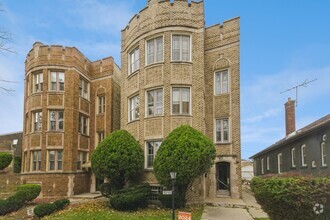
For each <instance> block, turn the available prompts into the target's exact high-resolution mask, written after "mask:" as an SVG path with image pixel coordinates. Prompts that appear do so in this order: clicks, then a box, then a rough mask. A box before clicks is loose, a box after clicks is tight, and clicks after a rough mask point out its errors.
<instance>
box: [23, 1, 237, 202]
mask: <svg viewBox="0 0 330 220" xmlns="http://www.w3.org/2000/svg"><path fill="white" fill-rule="evenodd" d="M147 3H148V5H147V6H146V7H145V8H144V9H142V10H141V11H140V12H139V14H137V15H135V16H134V17H133V18H132V19H131V20H130V22H129V23H128V25H127V26H126V27H125V28H124V29H123V30H122V52H121V64H122V67H121V70H120V69H119V68H118V66H117V65H116V64H115V63H114V60H113V58H112V57H109V58H105V59H102V60H98V61H95V62H91V61H89V60H88V59H87V58H86V57H85V56H84V55H83V54H81V53H80V52H79V51H78V50H77V49H76V48H74V47H62V46H47V45H43V44H42V43H38V42H37V43H35V44H34V45H33V48H32V49H31V51H30V52H29V53H28V55H27V58H26V72H25V99H24V115H25V118H24V131H23V147H22V159H23V165H22V181H24V182H35V183H40V184H42V186H43V187H42V196H47V197H53V196H71V195H74V194H79V193H83V192H93V191H95V190H96V187H97V182H98V180H97V179H96V178H95V176H94V175H93V173H92V171H91V170H90V169H88V168H87V169H86V168H85V169H84V166H87V167H88V161H89V157H90V154H91V152H92V151H93V150H94V149H95V147H96V146H97V144H98V143H99V141H100V140H102V139H103V138H104V136H106V135H107V134H109V133H111V132H112V131H113V130H116V129H119V128H122V129H126V130H128V131H129V132H130V133H131V134H132V135H133V136H134V137H135V138H136V139H137V140H138V141H139V143H140V145H141V147H142V148H143V150H144V152H145V172H144V174H143V180H144V181H145V182H149V183H150V184H151V185H152V186H153V189H152V190H153V192H154V193H155V194H157V192H159V191H160V190H161V187H160V186H159V185H158V184H157V180H156V179H155V176H154V174H153V159H154V157H155V155H156V152H157V150H158V147H159V146H160V144H161V142H162V140H163V139H164V138H166V136H167V135H168V134H169V133H170V132H171V131H172V130H173V129H174V128H176V127H178V126H180V125H182V124H188V125H191V126H192V127H194V128H195V129H197V130H199V131H201V132H202V133H204V134H205V135H206V136H208V137H209V138H210V139H211V140H213V142H214V146H215V148H216V152H217V157H216V159H215V161H214V165H213V167H212V168H211V169H210V171H209V173H207V174H205V175H203V176H201V177H200V178H198V179H197V180H196V181H195V183H194V185H193V187H191V189H189V193H188V197H189V198H188V199H189V201H191V202H204V201H205V200H206V199H207V198H215V197H218V196H231V197H233V198H238V197H240V195H241V165H240V160H241V148H240V73H239V64H240V63H239V62H240V60H239V50H240V49H239V44H240V27H239V18H233V19H230V20H227V21H225V22H224V23H223V24H222V25H220V24H217V25H214V26H211V27H205V22H204V2H203V1H200V2H193V1H192V2H188V1H187V0H174V2H170V1H169V0H163V1H157V0H148V2H147Z"/></svg>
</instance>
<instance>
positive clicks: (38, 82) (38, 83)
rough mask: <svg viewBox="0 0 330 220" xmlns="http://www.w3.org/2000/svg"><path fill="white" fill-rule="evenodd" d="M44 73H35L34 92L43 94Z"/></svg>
mask: <svg viewBox="0 0 330 220" xmlns="http://www.w3.org/2000/svg"><path fill="white" fill-rule="evenodd" d="M43 78H44V77H43V73H42V72H41V73H34V74H33V92H34V93H37V92H42V89H43V88H42V87H43V82H44V80H43Z"/></svg>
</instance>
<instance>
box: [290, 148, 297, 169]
mask: <svg viewBox="0 0 330 220" xmlns="http://www.w3.org/2000/svg"><path fill="white" fill-rule="evenodd" d="M296 158H297V157H296V148H295V147H293V148H291V167H297V165H296Z"/></svg>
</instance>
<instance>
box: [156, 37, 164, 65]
mask: <svg viewBox="0 0 330 220" xmlns="http://www.w3.org/2000/svg"><path fill="white" fill-rule="evenodd" d="M156 47H157V49H156V51H157V55H156V62H160V61H163V37H159V38H157V39H156Z"/></svg>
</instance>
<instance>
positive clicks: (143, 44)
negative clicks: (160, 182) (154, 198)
mask: <svg viewBox="0 0 330 220" xmlns="http://www.w3.org/2000/svg"><path fill="white" fill-rule="evenodd" d="M203 4H204V3H203V2H191V3H188V1H186V0H185V1H182V0H180V1H179V0H176V1H174V2H172V3H171V2H170V1H156V0H149V1H148V6H147V7H146V8H144V9H143V10H142V11H140V12H139V14H137V15H135V16H134V17H133V18H132V19H131V21H130V22H129V24H128V25H127V26H126V28H125V29H124V30H123V31H122V57H121V59H122V62H121V63H122V74H123V80H122V84H121V85H122V86H121V97H122V98H121V102H122V105H121V113H122V117H121V128H122V129H127V130H128V131H129V132H130V133H131V134H132V135H134V137H135V138H136V139H137V140H138V141H139V143H140V145H141V147H142V148H143V150H144V152H145V154H146V155H147V152H146V142H148V141H153V140H163V139H164V138H166V136H167V135H168V134H169V133H170V132H171V131H172V130H173V129H175V128H176V127H178V126H180V125H182V124H188V125H191V126H192V127H194V128H196V129H197V130H200V131H201V132H203V133H204V134H205V135H207V136H208V137H209V138H210V139H211V140H213V141H214V143H215V148H216V152H217V158H216V161H215V165H214V166H213V167H212V168H211V170H210V172H209V173H208V174H207V175H205V177H204V176H203V177H200V178H198V179H196V181H195V182H194V184H193V186H192V187H191V189H189V191H188V196H187V197H188V200H189V201H190V202H194V203H196V202H197V203H202V202H204V199H205V198H207V197H217V196H219V190H218V189H217V184H218V183H217V176H218V172H219V170H218V168H217V167H218V166H217V163H227V164H229V167H230V171H229V173H228V178H229V179H230V180H229V183H228V184H229V185H230V188H229V189H228V191H229V195H230V196H231V197H234V198H238V197H240V196H241V174H240V173H241V170H240V158H241V148H240V74H239V62H240V61H239V18H234V19H231V20H228V21H226V22H224V23H223V25H221V26H220V25H215V26H212V27H208V28H206V27H205V26H204V6H203ZM173 35H186V36H189V37H190V41H191V50H190V53H191V54H190V55H191V58H190V60H188V61H183V62H182V61H173V59H172V46H173V45H172V39H173ZM157 37H162V39H163V46H162V47H163V48H162V49H163V58H162V60H161V61H160V62H155V63H153V64H148V63H147V59H148V56H147V53H148V52H147V50H148V46H147V44H148V41H149V42H150V40H152V39H155V38H157ZM135 48H139V68H138V70H136V71H135V72H133V73H130V62H131V61H130V53H131V51H133V50H134V49H135ZM222 70H228V72H229V83H228V84H229V85H228V87H229V91H228V92H226V93H225V94H220V95H214V94H215V93H214V87H215V85H214V77H215V72H217V71H222ZM175 87H185V88H189V89H190V97H191V98H190V107H191V110H190V113H189V114H188V115H183V114H181V115H180V114H179V115H174V114H173V112H172V110H171V108H172V98H173V97H172V91H173V88H175ZM157 88H161V89H163V102H162V105H163V113H162V114H160V115H157V116H153V117H150V116H148V115H147V111H148V109H147V107H148V104H147V102H148V97H147V92H148V91H150V90H152V89H157ZM136 95H139V118H138V119H137V120H133V121H131V120H130V119H129V114H130V108H131V107H130V98H132V97H134V96H136ZM222 118H227V119H228V120H229V126H230V129H229V130H230V132H229V133H230V134H229V135H230V138H229V141H227V142H226V143H219V144H218V143H216V141H215V120H216V119H222ZM146 157H147V156H146ZM146 157H145V159H146ZM144 181H146V182H149V183H152V184H157V180H156V179H155V177H154V174H153V172H152V170H150V169H148V170H147V169H146V171H145V174H144ZM220 196H221V195H220Z"/></svg>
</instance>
